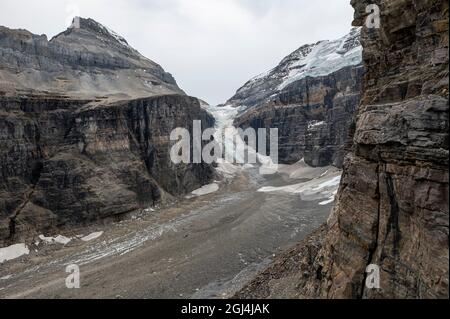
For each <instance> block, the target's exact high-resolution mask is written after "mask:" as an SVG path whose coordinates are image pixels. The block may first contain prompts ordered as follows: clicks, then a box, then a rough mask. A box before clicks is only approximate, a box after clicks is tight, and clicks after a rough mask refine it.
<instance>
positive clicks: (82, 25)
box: [54, 17, 132, 49]
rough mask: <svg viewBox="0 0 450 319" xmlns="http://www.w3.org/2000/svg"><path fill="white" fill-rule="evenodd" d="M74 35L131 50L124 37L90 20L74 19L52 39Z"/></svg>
mask: <svg viewBox="0 0 450 319" xmlns="http://www.w3.org/2000/svg"><path fill="white" fill-rule="evenodd" d="M74 33H75V34H81V33H84V34H90V35H94V36H95V37H96V38H100V39H103V40H108V41H113V42H116V43H118V44H120V45H122V46H124V47H127V48H128V49H132V48H131V47H130V45H129V44H128V42H127V41H126V40H125V38H124V37H122V36H120V35H119V34H117V33H116V32H114V31H113V30H111V29H110V28H108V27H106V26H105V25H103V24H101V23H100V22H97V21H95V20H94V19H91V18H82V17H74V18H73V20H72V24H71V26H70V27H69V28H68V29H67V30H65V31H64V32H62V33H60V34H58V35H56V36H55V37H54V39H55V38H58V37H60V36H61V35H65V36H69V35H71V34H74Z"/></svg>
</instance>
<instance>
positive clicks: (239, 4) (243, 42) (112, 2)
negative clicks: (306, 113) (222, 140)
mask: <svg viewBox="0 0 450 319" xmlns="http://www.w3.org/2000/svg"><path fill="white" fill-rule="evenodd" d="M349 3H350V0H313V1H311V0H94V1H93V0H80V1H74V0H67V1H66V0H39V1H30V0H1V1H0V25H4V26H7V27H10V28H23V29H27V30H29V31H31V32H33V33H37V34H47V36H48V37H49V38H51V37H52V36H54V35H56V34H57V33H59V32H61V31H63V30H64V29H65V28H66V23H67V21H68V19H70V16H72V15H78V14H79V15H81V16H82V17H90V18H93V19H94V20H97V21H98V22H100V23H102V24H104V25H106V26H108V27H109V28H110V29H112V30H114V31H116V32H117V33H119V34H120V35H122V36H123V37H124V38H125V39H126V40H127V41H128V43H130V45H131V46H133V47H134V48H136V49H137V50H138V51H140V52H141V53H142V54H143V55H145V56H146V57H148V58H150V59H152V60H153V61H155V62H157V63H159V64H161V66H162V67H163V68H164V69H165V70H166V71H168V72H171V73H172V74H173V75H174V77H175V78H176V80H177V82H178V84H179V86H180V87H181V88H183V89H184V90H185V91H186V92H187V93H188V94H189V95H192V96H197V97H200V98H203V99H205V100H206V101H208V102H209V103H211V104H218V103H222V102H225V101H226V100H227V99H228V98H230V97H231V96H232V95H233V94H234V93H235V91H236V90H237V89H238V88H239V87H240V86H242V85H243V84H244V83H245V82H246V81H247V80H249V79H250V78H252V77H253V76H256V75H258V74H260V73H262V72H264V71H266V70H269V69H271V68H272V67H274V66H276V65H277V64H278V62H280V60H281V59H282V58H283V57H285V56H286V55H288V54H289V53H291V52H292V51H294V50H295V49H297V48H298V47H300V46H301V45H303V44H307V43H313V42H317V41H319V40H324V39H335V38H339V37H341V36H343V35H345V34H346V33H347V32H348V31H349V30H350V27H351V21H352V17H353V9H352V7H351V6H350V4H349Z"/></svg>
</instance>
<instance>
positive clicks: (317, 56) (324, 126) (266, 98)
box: [227, 28, 364, 167]
mask: <svg viewBox="0 0 450 319" xmlns="http://www.w3.org/2000/svg"><path fill="white" fill-rule="evenodd" d="M359 37H360V30H359V29H358V28H354V29H352V31H351V32H350V33H349V34H348V35H346V36H345V37H343V38H341V39H339V40H336V41H321V42H318V43H316V44H313V45H306V46H302V47H301V48H300V49H298V50H297V51H295V52H293V53H292V54H291V55H289V56H288V57H286V58H285V59H283V61H282V62H281V63H280V64H279V65H278V66H277V67H276V68H274V69H273V70H271V71H270V72H268V73H265V74H262V75H260V76H258V77H256V78H254V79H252V80H250V81H249V82H247V83H246V84H245V85H244V86H243V87H242V88H241V89H239V90H238V92H237V93H236V95H235V96H234V97H233V98H231V99H230V100H229V101H228V102H227V103H228V104H232V105H235V106H246V111H245V112H243V113H242V114H241V115H240V116H239V117H238V118H237V119H236V121H235V126H238V127H243V128H247V127H253V128H255V129H258V128H278V130H279V137H280V140H279V145H280V149H279V158H280V161H281V162H283V163H294V162H297V161H299V160H300V159H302V158H305V161H306V162H307V163H308V164H310V165H313V166H326V165H331V164H333V165H335V166H338V167H340V166H342V162H343V157H344V145H345V141H346V140H347V137H348V128H349V126H350V123H351V121H352V117H353V114H354V111H355V109H356V106H357V105H358V104H359V101H360V93H361V84H362V77H363V73H364V68H363V67H362V65H361V59H362V58H361V50H362V49H361V46H360V42H359Z"/></svg>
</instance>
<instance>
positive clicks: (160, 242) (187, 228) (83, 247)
mask: <svg viewBox="0 0 450 319" xmlns="http://www.w3.org/2000/svg"><path fill="white" fill-rule="evenodd" d="M322 175H323V172H322ZM319 176H320V175H319ZM298 177H299V176H298ZM298 177H297V180H296V181H295V179H292V176H291V178H289V175H286V174H275V175H270V176H261V175H259V174H258V171H257V169H256V168H252V169H246V170H242V171H241V172H240V173H239V174H238V175H237V176H236V177H235V178H234V179H231V180H228V182H222V183H221V184H220V190H219V191H218V192H215V193H211V194H208V195H204V196H199V197H194V198H191V199H184V200H183V201H180V202H179V203H177V204H176V205H173V206H171V207H168V208H161V209H159V210H156V211H154V212H152V211H147V212H146V213H144V214H137V215H134V216H130V218H127V219H126V220H123V221H121V222H115V223H109V224H106V225H102V226H100V225H97V226H91V227H90V228H89V229H78V230H73V232H72V233H71V234H64V235H65V236H66V237H71V236H76V234H80V232H84V235H87V234H89V232H100V231H101V232H103V234H102V235H101V236H100V237H98V238H95V237H96V236H92V237H94V239H91V240H90V241H87V242H85V241H82V240H80V239H77V238H76V237H73V238H74V239H73V240H71V241H70V242H69V243H67V244H65V245H63V244H62V243H51V244H50V243H45V242H41V243H39V245H38V246H30V253H29V254H28V255H26V256H23V257H21V258H19V259H15V260H12V261H8V262H5V263H3V264H0V266H1V267H0V298H227V297H231V296H233V294H234V293H236V291H238V290H239V289H241V288H242V287H243V286H244V285H245V284H246V283H248V282H249V281H250V280H251V279H253V278H254V277H255V275H256V274H257V273H258V272H260V271H261V270H262V269H264V268H266V267H267V266H268V265H269V264H270V262H271V261H272V260H273V259H274V257H275V256H276V255H278V254H279V253H281V252H282V251H284V250H285V249H287V248H289V247H291V246H292V245H294V244H296V243H298V242H299V241H300V240H302V239H303V238H305V237H306V236H307V235H308V234H310V233H311V232H312V231H314V230H315V229H317V228H318V227H320V225H321V224H323V223H324V222H325V221H326V219H327V217H328V216H329V213H330V210H331V207H332V203H327V202H325V203H324V202H323V200H324V199H323V198H322V199H317V200H314V199H313V200H309V201H303V200H302V199H301V196H299V195H298V194H295V193H292V192H289V191H287V192H284V191H279V192H277V191H275V192H264V191H261V188H262V187H267V186H271V187H273V186H276V187H280V186H285V185H291V184H295V182H297V183H300V182H305V181H306V180H305V179H298ZM310 178H311V177H309V178H308V179H310ZM314 187H317V186H312V188H314ZM336 187H337V186H336ZM291 188H292V187H291ZM294 188H295V187H294ZM280 189H283V188H280ZM258 190H260V191H258ZM319 203H321V204H320V205H319ZM97 234H100V233H97ZM97 236H98V235H97ZM79 237H81V236H79ZM70 264H77V265H79V267H80V272H81V278H80V283H81V288H80V289H68V288H66V284H65V280H66V278H67V276H68V275H69V274H68V273H66V266H67V265H70Z"/></svg>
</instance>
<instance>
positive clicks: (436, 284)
mask: <svg viewBox="0 0 450 319" xmlns="http://www.w3.org/2000/svg"><path fill="white" fill-rule="evenodd" d="M373 2H375V3H376V4H377V5H379V6H380V9H381V28H380V29H367V28H364V29H363V33H362V43H363V46H364V63H365V66H366V69H367V72H366V75H365V80H364V94H363V99H362V103H361V105H360V107H359V108H358V111H357V116H356V125H355V127H354V130H352V131H353V132H352V137H353V145H352V148H351V152H350V153H349V155H348V156H347V157H346V160H345V165H344V174H343V178H342V182H341V186H340V190H339V192H338V194H337V197H336V198H337V201H336V204H335V207H334V211H333V213H332V216H331V217H330V219H329V221H328V224H327V226H326V228H325V229H324V230H322V234H323V238H321V237H322V236H319V237H317V236H316V237H314V236H312V237H311V238H310V241H308V240H306V241H305V242H304V243H302V244H301V245H300V246H299V247H296V248H295V249H294V251H295V252H289V253H288V254H286V255H284V256H281V257H280V260H279V261H278V263H277V264H275V265H274V266H273V267H272V268H271V269H269V270H267V271H266V272H264V273H263V274H261V276H259V277H258V278H257V280H255V281H254V282H253V283H251V284H250V285H249V286H248V287H246V288H245V289H244V290H243V291H242V292H241V293H240V295H239V296H240V297H248V296H252V297H255V296H256V297H268V296H271V297H277V296H278V293H277V291H280V289H281V288H280V287H279V286H280V285H281V286H282V288H283V296H290V297H300V298H317V297H320V298H448V296H449V286H448V285H449V282H448V278H449V247H448V243H449V215H448V211H449V209H448V208H449V207H448V206H449V197H448V194H449V187H448V177H449V175H448V156H449V152H448V142H449V139H448V129H449V127H448V109H449V104H448V103H449V102H448V101H449V100H448V97H449V96H448V94H449V92H448V2H447V1H442V0H436V1H415V0H408V1H397V0H390V1H370V2H369V1H352V3H353V5H354V7H355V9H356V14H355V21H354V24H355V25H363V24H364V22H365V18H366V13H365V12H366V11H365V8H366V6H367V5H369V4H370V3H373ZM292 254H294V255H296V254H298V255H297V256H296V257H295V258H296V259H295V260H292V259H290V256H292ZM283 262H284V263H285V264H286V265H288V266H289V265H290V266H289V267H287V266H286V267H280V266H277V265H280V263H281V264H282V263H283ZM368 265H377V266H378V267H380V279H381V282H380V286H381V289H368V288H367V286H366V285H365V281H366V278H367V277H366V276H367V275H366V267H367V266H368ZM292 267H296V270H295V271H292ZM274 271H275V273H276V275H275V276H274V275H273V272H274ZM293 273H296V275H295V276H294V275H293ZM283 278H284V279H286V278H290V280H291V283H290V284H289V286H288V285H287V284H285V282H286V280H284V283H283ZM292 281H295V284H293V283H292ZM277 285H278V288H277V290H275V288H274V287H277Z"/></svg>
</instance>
